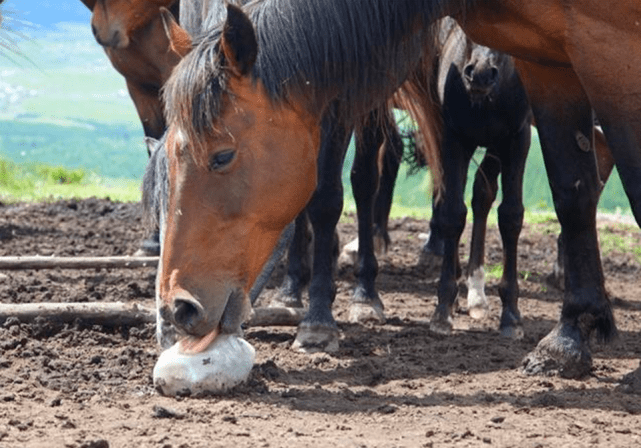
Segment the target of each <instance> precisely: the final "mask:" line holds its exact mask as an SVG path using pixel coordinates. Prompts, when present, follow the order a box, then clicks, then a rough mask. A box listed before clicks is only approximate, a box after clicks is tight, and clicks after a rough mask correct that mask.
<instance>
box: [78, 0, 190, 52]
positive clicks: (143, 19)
mask: <svg viewBox="0 0 641 448" xmlns="http://www.w3.org/2000/svg"><path fill="white" fill-rule="evenodd" d="M176 1H178V0H135V1H132V0H82V2H83V3H84V4H85V5H86V6H87V7H88V8H89V9H90V10H91V11H92V15H91V30H92V31H93V34H94V36H95V37H96V41H98V43H99V44H100V45H102V46H103V47H110V48H126V47H127V46H128V45H129V42H130V40H131V35H132V33H133V32H134V31H135V30H140V29H141V28H143V27H144V26H146V25H147V24H149V23H150V22H151V21H152V20H153V19H154V17H156V16H157V14H158V8H160V7H169V6H171V5H172V4H173V3H175V2H176Z"/></svg>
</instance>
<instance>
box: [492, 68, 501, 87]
mask: <svg viewBox="0 0 641 448" xmlns="http://www.w3.org/2000/svg"><path fill="white" fill-rule="evenodd" d="M490 78H491V79H492V83H493V84H494V83H496V80H497V79H499V69H498V68H496V67H492V69H491V70H490Z"/></svg>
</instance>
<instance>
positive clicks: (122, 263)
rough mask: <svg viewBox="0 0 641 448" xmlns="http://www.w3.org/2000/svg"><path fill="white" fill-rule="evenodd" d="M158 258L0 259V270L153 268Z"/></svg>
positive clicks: (156, 264)
mask: <svg viewBox="0 0 641 448" xmlns="http://www.w3.org/2000/svg"><path fill="white" fill-rule="evenodd" d="M156 266H158V257H126V256H125V257H38V256H36V257H0V270H19V269H55V268H60V269H100V268H107V269H113V268H119V269H133V268H154V267H156Z"/></svg>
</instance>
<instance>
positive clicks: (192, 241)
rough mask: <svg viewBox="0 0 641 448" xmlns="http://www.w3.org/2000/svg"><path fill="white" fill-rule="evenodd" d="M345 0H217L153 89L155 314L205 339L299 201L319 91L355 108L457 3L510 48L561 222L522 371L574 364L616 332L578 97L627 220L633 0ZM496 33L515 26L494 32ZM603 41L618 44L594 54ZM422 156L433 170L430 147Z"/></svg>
mask: <svg viewBox="0 0 641 448" xmlns="http://www.w3.org/2000/svg"><path fill="white" fill-rule="evenodd" d="M355 3H356V2H343V1H338V0H335V1H332V2H328V1H315V2H314V1H309V2H293V1H287V0H271V1H270V0H268V1H266V2H264V3H263V4H262V5H260V6H258V7H256V9H254V10H253V11H252V12H251V20H252V21H253V22H254V24H255V27H256V28H255V30H254V28H253V26H252V23H251V22H250V21H249V19H248V18H247V16H245V15H244V14H242V12H240V11H239V10H237V9H235V8H229V9H228V18H227V21H226V23H225V25H224V26H223V31H222V32H221V31H217V32H214V33H212V34H211V35H210V36H209V38H207V39H205V40H203V42H201V43H200V45H199V46H198V47H197V48H196V49H195V50H194V51H192V52H191V53H190V54H189V55H188V56H187V57H186V58H185V59H183V61H182V62H181V64H179V66H178V68H177V70H175V71H174V74H173V75H172V77H171V78H170V80H169V82H168V83H167V89H166V91H165V92H166V94H165V100H166V112H167V115H168V118H169V134H168V159H169V160H168V165H169V179H170V185H171V188H170V192H169V201H168V214H167V230H166V234H165V238H164V242H165V245H164V249H163V255H162V263H161V268H160V269H161V272H160V276H161V278H160V280H159V290H160V291H159V292H160V295H161V298H162V302H163V305H162V307H161V311H162V312H163V313H164V314H165V315H167V316H168V317H169V318H171V319H172V321H173V322H174V323H175V324H176V325H177V326H178V327H179V328H180V329H181V330H182V331H184V332H185V333H187V334H191V335H194V336H197V337H207V336H208V335H209V336H211V335H212V334H216V332H218V331H219V327H220V325H221V318H222V319H223V321H225V318H224V317H225V313H226V312H227V311H228V310H229V309H238V307H236V306H235V305H236V304H237V297H239V294H238V291H241V290H244V291H247V290H248V289H249V285H251V284H252V283H253V281H254V279H255V278H256V276H257V275H258V272H259V271H260V267H261V265H262V263H264V262H265V260H267V258H268V255H269V254H270V253H271V251H272V249H273V248H274V246H275V245H276V241H277V239H278V237H277V236H278V235H279V233H280V231H281V230H282V229H283V228H284V226H285V225H286V224H287V223H289V222H290V221H291V220H292V219H293V218H294V217H295V216H296V215H297V214H298V213H299V212H300V211H301V210H302V209H303V207H304V206H305V204H306V202H307V200H308V199H309V197H310V196H311V194H312V192H313V190H314V188H315V181H316V178H317V177H316V173H317V168H318V166H319V165H317V161H318V160H319V159H318V158H317V155H318V152H317V148H318V142H319V137H320V134H321V122H322V118H323V117H324V115H325V114H326V113H327V112H328V111H329V110H330V109H331V108H330V105H331V104H332V102H334V101H340V102H341V103H340V104H339V105H338V106H337V107H338V112H337V113H339V114H341V113H344V114H345V116H353V117H358V116H361V115H362V114H364V113H366V112H367V111H369V110H371V109H372V108H373V107H375V106H376V105H377V104H382V102H383V101H384V99H385V98H386V97H387V96H389V95H390V94H391V93H392V92H393V91H395V90H396V89H397V88H398V87H399V86H400V84H401V83H402V82H403V81H404V80H405V79H406V78H407V77H408V75H409V74H411V73H412V72H413V70H414V69H415V68H416V66H417V64H418V63H419V60H420V58H421V57H422V56H423V55H424V52H425V43H426V42H428V39H429V34H428V32H427V31H426V30H427V27H428V26H429V25H430V24H431V23H433V22H434V21H435V20H436V19H438V18H439V17H442V16H443V15H446V14H455V15H456V14H458V13H460V12H461V11H465V13H464V14H460V15H459V17H458V19H459V21H460V22H461V23H462V26H463V28H464V29H465V30H466V31H468V27H469V31H470V33H471V37H472V39H474V40H475V41H477V42H479V43H481V44H484V45H489V46H492V47H495V48H498V49H501V50H506V51H509V52H512V53H514V54H515V55H517V56H518V57H519V58H521V59H520V60H519V61H518V62H517V66H518V68H519V69H520V74H521V78H522V81H523V84H524V86H525V87H526V90H527V92H528V96H529V98H530V100H531V106H532V110H533V113H534V116H535V119H536V123H537V126H538V128H539V133H540V136H541V142H542V146H543V151H544V157H545V161H546V168H547V170H548V176H549V181H550V185H551V187H552V191H553V196H554V200H555V207H556V210H557V214H558V216H559V221H560V222H561V225H562V229H563V242H564V248H565V255H564V257H565V266H566V275H565V286H566V288H565V300H564V306H563V309H562V313H561V318H560V320H559V323H558V325H557V327H556V328H555V329H554V330H553V331H552V332H551V333H550V334H549V335H548V336H546V338H544V340H542V341H541V342H540V344H539V346H538V347H537V350H535V352H534V353H533V354H532V356H531V357H530V358H529V360H528V369H529V371H537V370H538V369H540V368H545V366H546V365H547V364H548V361H550V360H552V361H558V362H559V363H560V365H561V369H562V371H563V372H562V373H563V374H565V375H568V376H580V375H583V374H585V373H586V371H587V369H589V367H590V364H591V358H590V350H589V336H590V334H591V333H593V332H594V331H596V333H597V336H599V337H600V338H603V339H608V338H609V337H612V336H613V335H614V334H615V333H616V327H615V325H614V319H613V316H612V310H611V306H610V302H609V301H608V299H607V297H606V296H605V291H604V287H603V272H602V270H601V264H600V257H599V250H598V242H597V238H596V222H595V215H596V202H597V199H598V193H599V191H600V182H599V179H598V173H597V168H596V162H595V156H594V151H593V144H592V142H593V138H592V136H593V124H592V109H591V107H594V110H595V111H596V114H597V116H598V117H599V120H600V122H601V124H602V125H603V130H604V132H605V135H606V137H607V140H608V144H609V145H610V147H611V149H612V152H613V156H614V159H615V161H616V163H617V166H618V168H619V172H620V174H621V178H622V180H623V183H624V187H625V188H626V192H627V194H628V196H629V198H630V200H631V202H632V206H633V210H634V213H635V216H636V217H637V221H640V222H641V219H639V218H640V217H641V216H639V214H640V213H641V209H640V208H639V206H638V204H639V203H640V202H639V200H641V186H639V184H638V182H635V180H636V179H638V178H639V175H641V163H639V162H641V151H639V147H638V143H637V142H639V141H641V126H640V125H641V117H639V114H638V110H641V109H640V108H639V107H638V106H639V104H638V102H639V101H641V96H639V95H638V92H639V89H640V88H641V87H639V86H638V83H637V82H636V76H626V74H636V70H638V69H637V68H636V67H639V66H640V65H639V62H641V49H640V48H639V47H640V46H641V44H639V43H638V42H641V40H639V39H638V37H639V36H638V33H639V32H638V31H636V28H635V27H634V19H635V18H636V17H639V14H638V12H639V11H638V9H639V8H638V3H637V2H633V1H630V0H628V1H622V2H618V3H617V5H616V6H614V7H612V8H610V7H609V6H604V5H597V4H596V2H594V1H590V0H584V1H576V2H572V3H569V2H562V1H553V0H548V1H546V2H543V3H541V2H537V3H535V2H525V3H524V2H518V3H517V2H514V1H508V0H495V1H492V2H474V1H469V2H467V5H466V6H467V7H466V8H462V5H461V4H459V3H458V2H454V1H451V2H446V1H445V2H442V3H441V2H433V1H427V0H425V1H423V2H416V1H410V0H407V1H401V0H398V1H394V2H383V1H382V0H371V1H370V2H368V4H367V6H366V7H364V6H363V5H362V4H361V3H360V2H358V5H356V4H355ZM590 11H597V12H600V13H602V14H600V15H597V16H592V15H590V14H587V13H588V12H590ZM516 24H520V26H519V27H518V29H517V28H516V27H515V26H514V25H516ZM619 24H620V25H621V26H620V27H619V26H617V25H619ZM323 27H324V28H323ZM366 27H367V29H369V30H370V33H366V32H365V28H366ZM372 28H373V29H375V30H376V33H375V34H376V36H371V29H372ZM510 31H511V32H514V33H515V36H519V37H518V38H517V37H513V38H506V39H505V40H504V41H501V38H505V35H506V32H510ZM631 37H632V38H631ZM369 38H372V39H373V40H370V39H369ZM347 43H348V44H349V45H347ZM541 44H545V46H544V47H542V46H541ZM617 45H618V46H621V45H623V46H625V48H624V49H623V50H622V51H609V50H608V51H601V50H603V49H604V47H605V46H612V47H613V48H614V47H616V46H617ZM258 48H260V51H259V50H258ZM624 54H625V55H626V59H625V60H622V58H621V56H622V55H624ZM606 69H607V70H606ZM586 140H587V141H588V142H590V144H589V145H587V146H586V145H585V144H584V142H585V141H586ZM586 149H587V150H586ZM430 162H432V163H431V164H432V166H439V164H438V163H436V162H438V156H434V160H432V161H430ZM319 163H323V162H322V161H321V162H319ZM223 191H224V192H225V193H221V192H223ZM328 245H329V244H328ZM230 305H231V306H230ZM330 312H331V311H330ZM232 320H234V319H232ZM236 320H239V319H236Z"/></svg>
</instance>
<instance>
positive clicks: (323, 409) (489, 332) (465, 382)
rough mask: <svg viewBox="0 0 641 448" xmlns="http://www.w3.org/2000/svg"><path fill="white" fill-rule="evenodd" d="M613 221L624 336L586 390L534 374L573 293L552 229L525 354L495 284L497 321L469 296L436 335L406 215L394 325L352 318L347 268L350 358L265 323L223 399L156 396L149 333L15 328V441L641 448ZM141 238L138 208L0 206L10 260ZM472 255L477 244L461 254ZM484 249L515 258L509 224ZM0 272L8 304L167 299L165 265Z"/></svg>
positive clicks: (429, 291) (390, 275) (639, 350)
mask: <svg viewBox="0 0 641 448" xmlns="http://www.w3.org/2000/svg"><path fill="white" fill-rule="evenodd" d="M347 221H349V220H347ZM468 227H469V226H468ZM599 227H600V232H601V235H606V236H607V238H608V244H607V245H608V247H609V248H608V250H607V253H606V254H605V255H604V257H603V264H604V268H605V271H606V277H607V284H606V286H607V289H608V291H609V292H610V294H611V296H612V298H613V301H614V304H615V315H616V319H617V323H618V326H619V330H620V338H619V339H618V340H617V341H616V342H614V343H612V344H610V345H608V346H600V345H595V346H594V370H593V373H592V375H591V376H590V377H588V378H586V379H584V380H579V381H577V380H566V379H561V378H559V377H554V376H552V377H542V376H538V377H531V376H525V375H523V374H522V373H520V371H519V366H520V363H521V360H522V358H523V357H524V356H525V355H526V354H527V353H528V352H529V351H530V350H532V349H533V348H534V347H535V346H536V343H537V342H538V341H539V340H540V339H541V338H542V337H543V336H544V335H545V334H546V333H547V332H548V331H549V330H550V329H551V328H552V327H553V325H554V324H555V322H556V320H557V317H558V315H559V312H560V303H561V297H562V293H561V292H560V291H559V290H558V289H556V288H554V287H552V286H551V285H550V284H549V283H548V282H547V281H546V277H547V275H548V273H549V272H550V271H551V269H552V262H553V260H554V256H555V249H554V248H555V247H556V246H555V238H556V227H555V226H554V225H553V224H551V223H542V224H530V225H526V226H525V228H524V231H523V233H522V236H521V240H520V258H519V270H520V271H521V278H520V288H521V296H522V298H521V302H520V306H521V312H522V314H523V318H524V329H525V338H524V339H523V340H522V341H518V342H514V341H510V340H505V339H502V338H501V337H500V336H499V335H498V333H497V326H498V314H499V310H500V304H499V299H498V296H497V290H496V283H497V280H496V278H489V280H488V282H489V287H488V292H489V296H490V299H491V306H492V313H491V314H492V316H491V318H490V319H488V320H487V321H483V322H476V321H472V320H471V319H470V318H469V317H468V316H467V314H466V310H465V300H464V297H463V296H461V305H462V307H461V310H460V312H459V313H458V314H457V315H456V322H455V331H454V333H453V334H452V335H451V336H450V337H443V336H440V335H436V334H432V333H430V331H429V330H428V326H427V321H428V320H429V317H430V316H431V313H432V311H433V309H434V305H435V294H436V282H435V278H436V272H435V271H434V270H429V269H425V268H419V267H417V261H418V255H419V248H420V245H421V244H422V242H421V241H420V239H419V237H418V235H419V233H420V232H424V231H425V230H426V228H427V223H426V222H424V221H418V220H414V219H402V220H395V221H393V223H392V225H391V229H392V232H391V233H392V239H393V247H392V249H391V251H390V252H389V253H388V255H387V257H386V258H385V259H384V260H382V261H381V262H380V275H379V279H378V287H379V290H380V293H381V295H382V298H383V301H384V303H385V306H386V313H387V318H388V320H387V322H386V324H385V325H369V326H361V325H352V324H348V323H347V310H348V304H349V300H350V294H351V285H352V284H353V273H352V270H351V269H349V268H342V269H341V270H340V272H339V282H338V296H337V299H336V303H335V316H336V317H337V320H338V323H339V326H340V329H341V331H342V341H341V348H340V350H339V351H338V352H337V353H335V354H332V355H328V354H316V355H311V356H310V355H303V354H299V353H296V352H293V351H292V350H290V345H291V343H292V341H293V338H294V335H295V328H283V327H280V328H276V327H272V328H250V329H249V330H248V331H247V339H248V341H249V342H250V343H251V344H252V345H253V346H254V347H255V348H256V351H257V357H256V363H255V366H254V369H253V371H252V374H251V376H250V379H249V381H248V383H247V384H245V385H242V386H240V387H238V388H237V389H235V390H233V391H231V392H230V393H228V394H226V395H224V396H216V397H207V398H198V399H194V398H179V399H174V398H166V397H162V396H159V395H158V394H157V393H156V392H155V391H154V388H153V386H152V380H151V372H152V368H153V366H154V362H155V360H156V358H157V356H158V349H157V347H156V344H155V340H154V329H153V328H152V326H140V327H131V328H107V327H103V326H86V325H83V324H80V323H76V324H73V325H56V324H51V323H48V322H38V323H36V324H20V323H19V322H17V321H16V320H15V319H9V320H8V321H7V322H5V324H4V325H3V326H1V327H0V447H1V448H8V447H47V448H53V447H70V448H71V447H74V448H81V447H82V448H103V447H135V448H140V447H165V448H169V447H174V448H192V447H193V448H195V447H218V446H220V447H234V448H243V447H252V448H254V447H284V446H292V447H314V448H319V447H337V446H340V447H342V446H354V447H361V446H363V447H372V446H381V447H437V446H457V447H464V446H500V447H508V446H519V447H531V448H535V447H548V446H554V447H560V446H567V447H578V446H608V447H633V446H640V445H641V395H638V394H636V393H631V388H630V387H629V386H626V385H621V384H620V380H621V378H622V377H623V376H624V375H625V374H626V373H628V372H631V371H633V370H635V369H636V368H637V367H638V366H639V359H640V358H641V334H640V333H639V332H640V331H641V319H640V317H641V281H640V278H641V265H640V263H639V261H638V259H636V258H635V257H634V256H633V255H632V254H631V253H630V252H631V251H632V250H633V249H635V247H636V248H639V247H641V232H639V231H638V229H637V228H636V227H633V226H625V225H621V224H616V223H613V222H610V221H601V222H600V224H599ZM340 232H341V237H342V240H343V241H348V240H349V239H350V238H351V237H352V236H354V234H355V226H354V225H353V224H351V223H349V222H348V223H344V224H341V226H340ZM467 232H469V229H468V231H467ZM141 237H142V230H141V224H140V216H139V212H138V209H137V206H136V205H132V204H118V203H112V202H109V201H104V200H83V201H63V202H55V203H51V204H21V205H20V204H19V205H10V206H9V205H4V206H1V207H0V255H35V254H39V255H60V256H73V255H125V254H132V253H133V252H134V251H135V250H136V248H137V244H138V241H139V240H140V238H141ZM602 238H603V237H602ZM603 241H604V240H603ZM468 243H469V233H466V234H465V237H464V241H463V244H462V245H461V253H462V254H465V253H466V251H467V244H468ZM604 245H605V244H604ZM487 248H488V257H487V260H488V263H489V264H498V263H500V259H501V251H500V241H499V237H498V232H497V231H496V229H492V230H491V231H490V234H489V237H488V244H487ZM466 258H467V257H466V256H464V257H463V260H465V259H466ZM0 277H1V278H0V301H1V302H3V303H26V302H64V301H73V302H82V301H126V302H129V301H135V302H139V303H142V304H145V305H150V306H151V305H152V304H153V291H154V286H153V284H154V270H153V269H150V268H142V269H136V270H124V269H123V270H110V271H108V270H84V271H82V270H78V271H71V270H50V271H21V272H17V271H6V272H4V273H0ZM277 281H278V280H276V281H275V282H274V284H273V285H271V286H272V287H273V286H274V285H276V284H277ZM267 294H268V295H269V294H274V289H270V290H268V291H267Z"/></svg>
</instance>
